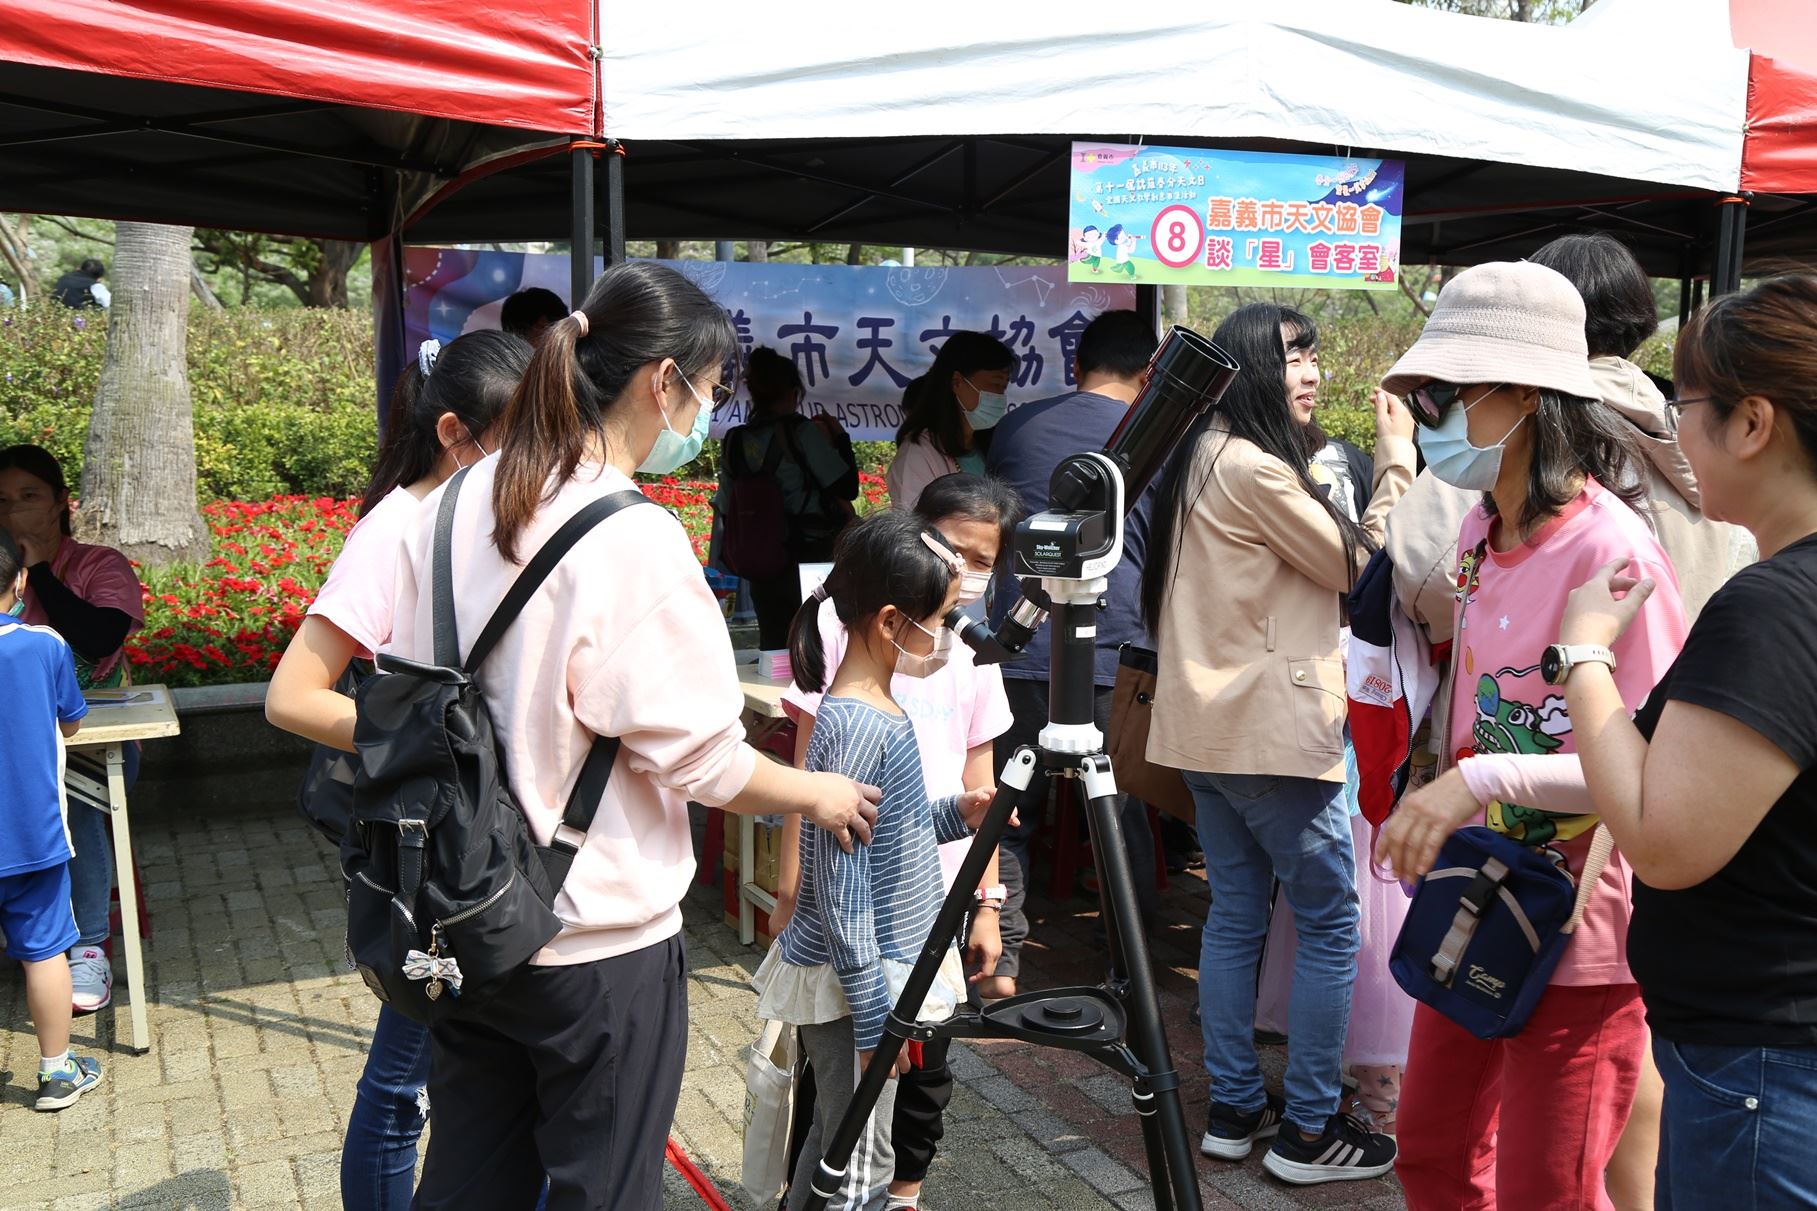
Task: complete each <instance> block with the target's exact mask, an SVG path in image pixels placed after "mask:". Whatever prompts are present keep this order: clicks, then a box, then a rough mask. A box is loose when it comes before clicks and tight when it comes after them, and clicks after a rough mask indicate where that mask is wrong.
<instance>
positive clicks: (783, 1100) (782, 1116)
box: [744, 1022, 795, 1206]
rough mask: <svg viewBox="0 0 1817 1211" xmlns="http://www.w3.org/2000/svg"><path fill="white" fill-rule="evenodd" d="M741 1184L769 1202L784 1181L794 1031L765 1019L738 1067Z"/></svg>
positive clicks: (791, 1106) (792, 1087)
mask: <svg viewBox="0 0 1817 1211" xmlns="http://www.w3.org/2000/svg"><path fill="white" fill-rule="evenodd" d="M744 1089H745V1093H744V1188H745V1193H747V1194H749V1195H750V1196H751V1197H752V1198H754V1199H756V1200H757V1201H758V1202H759V1203H760V1204H762V1205H764V1206H769V1205H771V1204H773V1203H774V1202H775V1201H776V1198H777V1196H778V1195H780V1194H781V1193H782V1188H783V1187H784V1186H785V1185H787V1184H788V1181H789V1121H790V1118H791V1117H792V1116H793V1114H794V1109H795V1032H794V1030H792V1029H790V1028H789V1027H788V1026H786V1025H784V1024H783V1023H781V1022H765V1023H764V1027H763V1033H761V1034H760V1035H758V1036H757V1041H756V1042H755V1043H753V1044H752V1045H751V1058H750V1059H749V1060H748V1061H746V1063H745V1070H744Z"/></svg>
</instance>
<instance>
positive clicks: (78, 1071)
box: [33, 1055, 101, 1110]
mask: <svg viewBox="0 0 1817 1211" xmlns="http://www.w3.org/2000/svg"><path fill="white" fill-rule="evenodd" d="M100 1083H101V1062H100V1061H99V1060H95V1059H91V1058H89V1057H88V1056H85V1055H78V1056H72V1057H71V1062H70V1066H69V1067H67V1068H65V1069H63V1070H62V1071H60V1072H52V1073H43V1072H40V1073H39V1074H38V1101H37V1103H36V1104H35V1105H34V1107H33V1108H34V1109H37V1110H62V1109H64V1108H65V1107H68V1106H73V1105H75V1104H76V1099H77V1098H79V1097H81V1096H82V1095H83V1094H85V1093H87V1092H88V1091H89V1090H90V1089H93V1088H94V1087H95V1086H96V1085H99V1084H100Z"/></svg>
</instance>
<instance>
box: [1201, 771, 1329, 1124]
mask: <svg viewBox="0 0 1817 1211" xmlns="http://www.w3.org/2000/svg"><path fill="white" fill-rule="evenodd" d="M1186 785H1187V786H1188V787H1190V788H1191V790H1192V797H1193V801H1194V803H1195V805H1196V806H1197V808H1198V825H1199V844H1200V846H1201V847H1202V848H1203V849H1204V851H1205V878H1206V882H1208V883H1209V884H1210V885H1211V911H1210V912H1209V913H1208V914H1207V915H1206V918H1205V933H1204V938H1203V941H1202V943H1201V945H1200V950H1199V1013H1200V1017H1201V1019H1202V1021H1201V1028H1202V1029H1203V1031H1204V1034H1205V1071H1206V1072H1208V1073H1210V1074H1211V1096H1212V1099H1213V1100H1214V1101H1219V1102H1223V1103H1224V1104H1225V1105H1227V1106H1231V1107H1234V1108H1235V1109H1237V1110H1242V1111H1250V1110H1256V1109H1259V1108H1260V1107H1261V1106H1262V1104H1263V1102H1264V1100H1265V1099H1266V1096H1267V1095H1266V1093H1265V1091H1264V1090H1263V1087H1262V1069H1261V1065H1260V1064H1259V1062H1258V1061H1257V1058H1256V1049H1255V1003H1256V970H1257V965H1258V963H1259V962H1260V960H1261V955H1262V941H1263V939H1264V938H1265V937H1266V936H1267V933H1268V900H1269V894H1270V892H1271V890H1272V884H1273V881H1274V880H1276V879H1279V880H1280V883H1281V891H1282V894H1283V895H1285V896H1286V897H1287V902H1288V903H1289V904H1290V905H1292V906H1293V918H1294V929H1295V933H1296V934H1297V935H1298V941H1299V950H1298V953H1297V954H1296V956H1295V958H1294V965H1293V992H1292V996H1291V999H1290V1000H1289V1002H1288V1012H1287V1038H1288V1045H1287V1078H1286V1082H1285V1084H1286V1089H1285V1092H1286V1096H1287V1119H1288V1121H1289V1122H1291V1123H1293V1124H1294V1125H1295V1126H1297V1127H1299V1128H1300V1129H1301V1130H1302V1131H1309V1132H1315V1133H1316V1132H1322V1131H1323V1130H1324V1129H1325V1123H1326V1120H1328V1119H1329V1118H1330V1117H1331V1116H1332V1115H1334V1114H1336V1113H1337V1110H1338V1100H1339V1098H1340V1096H1341V1095H1342V1092H1343V1078H1342V1073H1341V1068H1340V1065H1341V1062H1342V1054H1343V1049H1344V1034H1345V1032H1346V1031H1347V1030H1348V1029H1349V1027H1350V996H1351V992H1352V989H1353V988H1354V986H1355V984H1356V954H1357V949H1358V947H1359V946H1360V945H1361V935H1360V933H1359V928H1358V923H1359V919H1360V918H1359V911H1358V905H1357V894H1356V858H1355V856H1354V853H1353V851H1352V848H1351V841H1350V812H1349V808H1348V806H1347V805H1346V803H1345V799H1344V784H1343V783H1341V782H1315V781H1313V780H1312V779H1310V778H1284V777H1274V776H1272V775H1265V774H1203V773H1194V772H1190V771H1189V772H1188V773H1187V774H1186Z"/></svg>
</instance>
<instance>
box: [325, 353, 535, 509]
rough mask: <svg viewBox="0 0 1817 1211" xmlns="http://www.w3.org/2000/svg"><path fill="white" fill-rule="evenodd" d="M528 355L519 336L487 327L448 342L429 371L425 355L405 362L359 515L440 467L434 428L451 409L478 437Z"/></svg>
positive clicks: (471, 434)
mask: <svg viewBox="0 0 1817 1211" xmlns="http://www.w3.org/2000/svg"><path fill="white" fill-rule="evenodd" d="M530 353H531V347H530V342H528V341H526V340H524V338H522V337H521V336H512V335H511V334H510V333H508V332H497V331H493V330H491V329H487V330H485V331H481V332H470V333H468V334H467V335H466V336H463V337H459V338H457V339H455V340H453V341H450V342H449V343H448V345H447V347H446V348H444V349H443V350H442V351H441V352H440V353H439V354H438V355H436V357H435V360H434V361H433V362H432V363H431V369H430V371H429V373H428V374H427V375H424V374H423V372H422V369H421V363H420V360H419V361H413V362H411V363H410V365H408V366H406V367H405V368H404V372H403V373H402V374H400V375H398V380H397V386H396V387H394V388H392V391H391V409H390V411H389V412H388V413H387V418H388V420H387V423H386V425H385V443H384V445H383V446H382V447H380V449H379V461H378V465H377V466H375V467H374V468H373V469H372V478H371V480H370V481H368V482H367V484H366V495H365V498H364V499H363V500H361V501H360V515H361V516H365V515H366V514H367V513H369V512H371V511H372V509H373V506H375V505H377V504H378V503H379V501H381V500H384V499H385V497H386V496H387V495H388V494H389V493H390V492H391V491H392V490H393V489H395V488H401V487H404V486H405V485H407V484H413V483H415V482H416V481H417V480H419V479H422V478H423V477H424V476H425V475H428V474H429V473H430V472H431V471H433V470H434V469H435V465H436V463H438V462H440V461H441V458H442V439H441V437H440V435H439V434H437V432H436V425H437V423H438V422H440V420H441V419H442V414H443V413H446V412H452V413H454V415H455V417H456V418H457V419H459V421H460V422H461V425H462V427H463V428H465V429H466V430H467V435H468V436H469V437H472V438H476V439H477V438H478V437H479V435H480V434H482V433H484V432H485V431H486V430H487V429H490V428H491V427H492V424H493V422H494V421H496V420H497V419H498V418H499V417H500V416H502V415H503V414H504V411H505V405H506V404H508V403H510V402H511V394H512V392H514V391H516V390H517V384H518V382H519V381H520V380H521V379H522V378H523V377H524V371H525V369H527V368H528V367H529V365H530ZM475 457H477V455H476V456H475Z"/></svg>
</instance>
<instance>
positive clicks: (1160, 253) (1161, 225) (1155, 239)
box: [1150, 206, 1205, 269]
mask: <svg viewBox="0 0 1817 1211" xmlns="http://www.w3.org/2000/svg"><path fill="white" fill-rule="evenodd" d="M1150 244H1151V246H1152V247H1153V248H1154V250H1155V260H1157V261H1159V262H1161V264H1163V265H1166V266H1167V267H1168V268H1169V269H1183V268H1185V267H1186V266H1188V265H1191V264H1193V263H1195V262H1196V261H1197V260H1198V259H1199V253H1200V252H1201V251H1202V250H1203V249H1204V247H1205V220H1204V219H1203V218H1201V217H1200V216H1199V212H1198V211H1197V210H1195V209H1193V208H1192V207H1191V206H1169V207H1167V208H1166V209H1165V210H1163V211H1161V213H1160V214H1157V215H1156V216H1155V225H1154V228H1153V230H1152V232H1151V233H1150Z"/></svg>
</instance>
